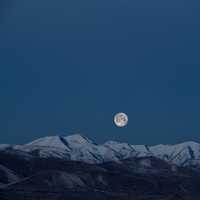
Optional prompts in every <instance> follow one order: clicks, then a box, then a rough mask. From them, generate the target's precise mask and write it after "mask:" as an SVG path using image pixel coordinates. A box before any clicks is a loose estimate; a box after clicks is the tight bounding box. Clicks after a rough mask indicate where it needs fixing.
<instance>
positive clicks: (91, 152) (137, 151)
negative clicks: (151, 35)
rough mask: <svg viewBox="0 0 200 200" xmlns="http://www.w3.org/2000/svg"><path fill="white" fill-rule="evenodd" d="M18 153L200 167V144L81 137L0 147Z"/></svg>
mask: <svg viewBox="0 0 200 200" xmlns="http://www.w3.org/2000/svg"><path fill="white" fill-rule="evenodd" d="M8 149H9V150H14V151H16V152H17V153H19V154H24V156H27V157H29V156H30V157H31V156H38V157H42V158H49V157H54V158H61V159H64V160H73V161H82V162H85V163H90V164H100V163H105V162H110V161H112V162H120V160H123V159H127V158H132V157H150V156H151V157H156V158H159V159H161V160H165V161H167V162H168V163H170V164H174V165H178V166H192V167H195V168H200V144H199V143H195V142H184V143H181V144H176V145H162V144H161V145H155V146H148V145H132V144H128V143H119V142H115V141H108V142H105V143H104V144H96V143H94V142H93V141H91V140H89V139H88V138H86V137H83V136H81V135H78V134H76V135H71V136H67V137H61V136H49V137H44V138H40V139H38V140H35V141H33V142H31V143H28V144H25V145H5V144H2V145H0V151H4V150H8Z"/></svg>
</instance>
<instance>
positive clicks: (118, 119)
mask: <svg viewBox="0 0 200 200" xmlns="http://www.w3.org/2000/svg"><path fill="white" fill-rule="evenodd" d="M114 123H115V125H116V126H117V127H124V126H126V125H127V124H128V115H127V114H125V113H123V112H120V113H117V114H116V115H115V116H114Z"/></svg>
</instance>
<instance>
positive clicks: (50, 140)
mask: <svg viewBox="0 0 200 200" xmlns="http://www.w3.org/2000/svg"><path fill="white" fill-rule="evenodd" d="M25 146H26V147H31V146H41V147H52V148H58V149H67V150H70V149H69V148H68V146H67V142H66V141H65V138H63V137H61V136H48V137H43V138H39V139H37V140H34V141H33V142H31V143H28V144H26V145H25Z"/></svg>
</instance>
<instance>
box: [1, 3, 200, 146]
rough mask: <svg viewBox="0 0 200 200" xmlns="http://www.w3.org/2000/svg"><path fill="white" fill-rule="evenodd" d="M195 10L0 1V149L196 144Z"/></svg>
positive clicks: (199, 111)
mask: <svg viewBox="0 0 200 200" xmlns="http://www.w3.org/2000/svg"><path fill="white" fill-rule="evenodd" d="M199 10H200V1H199V0H193V1H190V0H57V1H55V0H34V1H33V0H18V1H14V0H1V1H0V143H25V142H28V141H31V140H33V139H36V138H38V137H43V136H46V135H69V134H72V133H81V134H83V135H85V136H87V137H89V138H91V139H93V140H94V141H96V142H99V143H101V142H103V141H105V140H119V141H124V142H129V143H133V144H157V143H177V142H182V141H186V140H194V141H197V142H200V138H199V136H200V12H199ZM120 111H123V112H126V113H127V114H128V115H129V125H128V126H127V127H126V128H123V129H119V128H116V127H115V126H114V124H113V115H114V114H115V113H116V112H120Z"/></svg>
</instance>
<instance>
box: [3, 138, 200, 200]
mask: <svg viewBox="0 0 200 200" xmlns="http://www.w3.org/2000/svg"><path fill="white" fill-rule="evenodd" d="M199 158H200V145H199V144H198V143H194V142H185V143H182V144H177V145H156V146H147V145H131V144H127V143H118V142H114V141H109V142H106V143H104V144H101V145H98V144H95V143H94V142H92V141H91V140H89V139H87V138H85V137H82V136H80V135H72V136H68V137H59V136H52V137H45V138H41V139H38V140H35V141H33V142H31V143H29V144H25V145H0V200H36V199H37V200H38V199H41V200H86V199H87V200H90V199H91V200H93V199H97V200H98V199H99V200H104V199H105V200H108V199H109V200H111V199H116V200H132V199H134V200H151V199H152V200H179V199H180V200H197V199H199V198H200V190H199V185H200V169H199V166H200V162H199Z"/></svg>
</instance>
